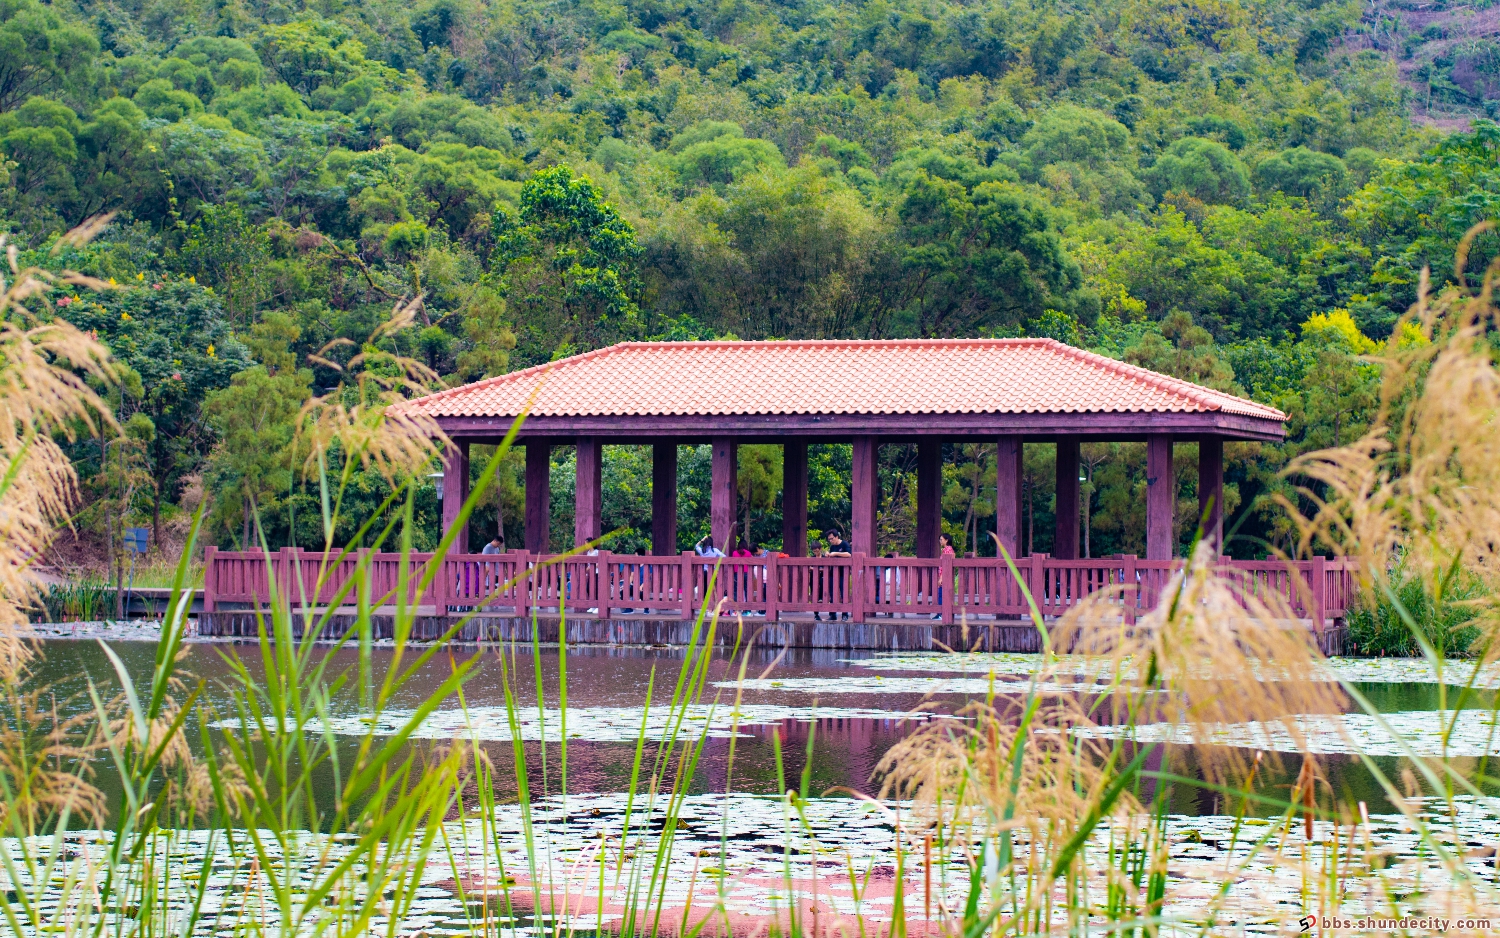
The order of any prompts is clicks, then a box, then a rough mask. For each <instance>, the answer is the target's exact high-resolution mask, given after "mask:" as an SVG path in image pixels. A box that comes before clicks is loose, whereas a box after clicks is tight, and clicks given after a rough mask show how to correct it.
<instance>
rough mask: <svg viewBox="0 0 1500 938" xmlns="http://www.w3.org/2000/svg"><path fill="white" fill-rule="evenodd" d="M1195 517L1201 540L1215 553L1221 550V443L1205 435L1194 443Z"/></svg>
mask: <svg viewBox="0 0 1500 938" xmlns="http://www.w3.org/2000/svg"><path fill="white" fill-rule="evenodd" d="M1198 518H1199V520H1200V521H1202V523H1203V539H1204V540H1205V541H1207V542H1208V546H1209V549H1211V550H1212V551H1213V552H1214V553H1215V554H1218V553H1220V552H1222V551H1223V550H1224V440H1223V438H1222V437H1217V436H1206V437H1203V438H1202V439H1201V440H1199V441H1198Z"/></svg>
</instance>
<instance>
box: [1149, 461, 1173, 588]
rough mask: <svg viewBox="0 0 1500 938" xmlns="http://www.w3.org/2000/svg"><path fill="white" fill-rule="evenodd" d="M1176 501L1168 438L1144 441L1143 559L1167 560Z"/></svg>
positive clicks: (1171, 543)
mask: <svg viewBox="0 0 1500 938" xmlns="http://www.w3.org/2000/svg"><path fill="white" fill-rule="evenodd" d="M1176 501H1177V485H1176V480H1175V479H1173V477H1172V438H1171V437H1170V436H1167V435H1166V434H1165V433H1153V434H1152V435H1150V436H1148V437H1146V559H1147V560H1171V559H1172V553H1173V541H1174V540H1175V539H1176V538H1175V537H1174V536H1173V533H1172V508H1173V503H1174V502H1176Z"/></svg>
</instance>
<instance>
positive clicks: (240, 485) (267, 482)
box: [203, 365, 312, 549]
mask: <svg viewBox="0 0 1500 938" xmlns="http://www.w3.org/2000/svg"><path fill="white" fill-rule="evenodd" d="M311 386H312V372H311V371H308V370H306V369H303V370H300V371H298V370H293V369H285V368H283V369H281V370H279V371H277V372H275V373H272V372H271V370H270V369H268V368H267V367H266V366H264V365H256V366H254V367H252V368H247V369H246V370H244V371H241V372H239V373H238V374H236V375H234V377H233V378H232V379H231V380H230V385H229V387H227V388H221V389H219V390H217V391H213V392H210V393H209V395H208V396H207V399H206V400H205V401H204V404H203V413H204V416H205V418H206V419H207V421H208V424H209V426H210V427H212V428H213V430H214V432H215V433H216V434H217V435H218V443H217V445H215V447H214V449H213V452H212V453H211V454H210V455H209V458H208V467H207V471H206V472H205V474H204V478H205V482H206V483H207V484H208V486H209V487H210V490H211V491H212V492H213V494H214V512H213V519H214V521H215V523H216V527H218V528H219V529H220V530H229V531H232V530H234V525H235V522H238V526H239V529H240V531H239V538H238V544H239V546H240V548H241V549H246V548H249V547H252V546H254V545H255V544H256V541H255V540H254V537H255V532H254V531H252V529H251V521H252V519H253V518H254V517H256V515H257V513H264V514H269V513H270V512H272V511H274V509H275V507H276V505H277V504H278V503H279V501H280V500H281V498H282V496H285V495H286V494H287V493H288V492H289V490H290V489H291V487H292V479H293V472H294V470H295V468H296V466H297V464H298V463H299V460H298V458H297V454H296V453H295V452H294V451H293V445H292V444H293V439H294V436H295V432H296V428H297V415H298V413H299V412H300V411H301V408H302V404H303V403H304V402H305V401H306V400H307V399H308V398H309V397H310V396H311V394H312V392H311Z"/></svg>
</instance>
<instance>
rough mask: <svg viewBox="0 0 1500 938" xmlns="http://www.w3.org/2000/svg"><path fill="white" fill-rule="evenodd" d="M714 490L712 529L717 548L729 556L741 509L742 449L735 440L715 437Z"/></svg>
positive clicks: (710, 501) (712, 487) (711, 516)
mask: <svg viewBox="0 0 1500 938" xmlns="http://www.w3.org/2000/svg"><path fill="white" fill-rule="evenodd" d="M711 489H712V491H711V492H710V497H709V530H710V531H711V532H712V534H713V539H714V546H715V547H717V548H718V549H719V550H722V551H723V552H724V553H726V554H727V553H729V552H730V551H731V550H733V549H734V545H733V544H731V543H729V540H730V535H731V534H732V533H733V531H734V521H735V515H736V510H737V508H738V506H739V500H738V492H739V447H738V446H737V445H736V444H735V441H734V438H733V437H728V436H719V437H714V442H713V472H712V480H711Z"/></svg>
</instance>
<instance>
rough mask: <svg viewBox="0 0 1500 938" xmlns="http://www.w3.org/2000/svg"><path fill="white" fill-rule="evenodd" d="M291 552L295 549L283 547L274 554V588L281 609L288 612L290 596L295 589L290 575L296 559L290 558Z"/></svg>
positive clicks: (290, 607) (290, 603)
mask: <svg viewBox="0 0 1500 938" xmlns="http://www.w3.org/2000/svg"><path fill="white" fill-rule="evenodd" d="M293 550H295V548H292V547H283V548H281V550H279V551H277V552H276V579H277V581H278V582H277V584H276V586H277V589H278V591H279V592H280V593H281V597H280V598H281V608H283V609H285V610H287V611H288V612H290V611H291V609H292V594H293V593H294V592H296V589H297V587H296V586H295V585H294V583H293V580H294V576H293V574H292V564H293V563H295V562H296V558H295V557H293V556H292V551H293Z"/></svg>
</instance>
